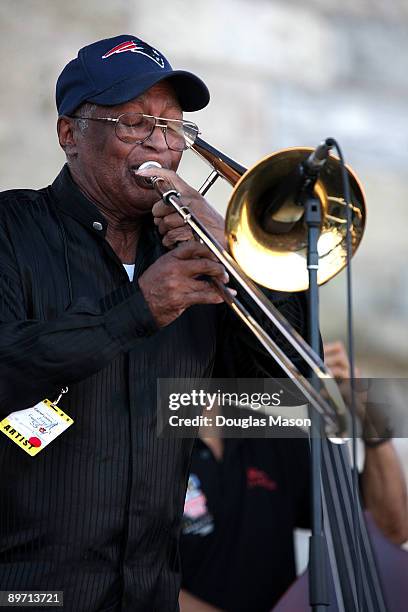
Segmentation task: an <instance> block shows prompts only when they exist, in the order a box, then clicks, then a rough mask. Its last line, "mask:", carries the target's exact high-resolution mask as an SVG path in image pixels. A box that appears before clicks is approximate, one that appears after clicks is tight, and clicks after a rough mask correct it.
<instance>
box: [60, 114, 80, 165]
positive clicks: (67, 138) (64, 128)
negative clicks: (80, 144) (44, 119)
mask: <svg viewBox="0 0 408 612" xmlns="http://www.w3.org/2000/svg"><path fill="white" fill-rule="evenodd" d="M57 133H58V140H59V143H60V147H61V148H62V149H63V150H64V151H65V153H66V155H67V157H72V156H73V155H76V154H77V143H76V136H77V130H76V129H75V122H74V120H73V119H70V118H69V117H64V116H62V117H58V121H57Z"/></svg>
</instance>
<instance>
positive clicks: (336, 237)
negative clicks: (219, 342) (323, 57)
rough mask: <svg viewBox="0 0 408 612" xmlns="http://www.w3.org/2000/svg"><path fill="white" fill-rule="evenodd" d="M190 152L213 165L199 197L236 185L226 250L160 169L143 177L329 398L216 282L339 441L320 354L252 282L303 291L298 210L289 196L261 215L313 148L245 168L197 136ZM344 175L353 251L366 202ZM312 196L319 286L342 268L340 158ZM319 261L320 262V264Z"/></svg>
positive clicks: (339, 417) (341, 417)
mask: <svg viewBox="0 0 408 612" xmlns="http://www.w3.org/2000/svg"><path fill="white" fill-rule="evenodd" d="M191 148H192V150H193V151H194V152H195V153H196V154H197V155H198V156H199V157H200V158H201V159H203V160H204V161H205V162H207V163H208V164H209V165H210V166H211V168H212V171H211V174H210V175H209V176H208V178H207V179H206V181H205V182H204V184H203V185H202V186H201V188H200V189H199V192H200V193H201V194H202V195H204V194H205V193H206V192H207V191H208V189H209V188H210V187H211V186H212V185H213V184H214V182H215V181H216V180H217V179H218V178H219V177H222V178H224V179H226V180H227V181H228V182H229V183H230V184H231V185H232V186H233V187H234V189H233V192H232V194H231V197H230V201H229V204H228V208H227V213H226V230H225V231H226V236H227V240H228V247H229V250H226V249H225V248H224V247H223V246H222V245H221V244H220V243H219V242H218V241H217V240H216V239H215V237H214V236H212V235H211V233H210V232H209V231H208V230H207V229H206V227H205V226H204V225H203V224H202V223H201V222H200V220H199V219H198V218H197V217H196V216H195V215H194V214H193V213H192V212H191V211H190V210H189V209H188V207H186V206H184V205H183V201H182V198H181V196H180V194H179V193H178V192H177V190H176V189H175V188H174V186H173V185H172V184H171V183H170V182H169V181H168V180H167V179H164V178H163V177H160V173H159V172H158V175H157V176H154V177H152V178H150V179H149V180H150V181H151V183H152V185H153V187H154V188H155V189H156V191H157V192H158V194H159V195H160V197H161V198H162V199H163V200H164V202H166V203H167V204H169V205H171V206H173V208H174V209H175V210H176V212H177V213H178V214H179V215H180V216H181V217H182V219H183V220H184V222H185V223H186V224H188V225H189V226H190V228H191V229H192V230H193V232H194V234H195V235H196V237H197V238H198V239H199V240H200V241H201V242H202V243H203V244H205V245H206V246H207V247H208V248H209V249H210V251H211V252H212V253H214V255H215V256H216V257H217V259H218V260H219V261H220V262H221V263H222V264H223V265H224V267H225V269H226V270H227V272H228V273H229V275H230V277H231V278H233V279H234V281H235V282H236V283H237V285H239V287H240V289H241V290H242V291H243V292H244V294H246V295H247V297H248V298H250V300H251V302H252V303H253V304H255V305H256V307H257V308H258V309H259V310H260V311H261V312H262V313H263V314H264V315H265V316H266V318H267V320H268V322H270V323H272V324H273V325H274V326H275V327H276V328H277V329H278V330H279V332H280V333H281V334H282V335H283V336H284V337H285V338H286V339H287V340H288V341H289V343H290V344H291V345H292V346H293V348H294V349H295V350H296V351H297V353H298V354H299V355H300V356H301V357H302V358H303V359H304V361H305V362H306V364H307V365H308V366H309V368H310V370H311V372H313V374H314V375H315V377H316V378H317V379H318V380H319V381H320V383H321V385H322V387H324V388H325V390H326V392H327V396H328V398H329V401H328V400H326V399H325V398H324V397H323V396H322V395H321V393H320V392H319V391H318V390H317V389H316V388H315V387H314V386H313V385H312V384H311V383H310V382H309V380H308V379H307V378H305V377H304V376H303V375H302V374H301V373H300V372H299V370H298V369H297V367H296V366H295V364H294V363H293V362H292V361H291V360H290V359H289V357H288V356H287V355H286V354H285V353H284V351H282V349H281V348H280V347H279V346H278V344H277V343H276V342H275V341H274V339H273V338H272V337H271V336H270V335H269V334H268V333H267V332H266V331H265V329H264V328H263V327H262V326H261V325H260V324H259V323H258V321H257V320H256V319H255V317H254V316H253V314H251V313H250V312H249V311H248V309H247V308H246V307H245V305H244V304H243V303H242V301H241V300H240V299H239V297H237V296H233V295H231V294H230V292H229V291H227V290H226V289H225V288H224V286H223V285H222V283H219V282H217V281H215V282H216V284H217V288H218V290H219V291H220V292H221V294H222V295H223V297H224V300H225V301H226V303H227V304H228V305H229V306H230V307H231V308H232V310H233V311H234V312H235V313H236V314H237V316H238V317H239V318H240V319H241V320H242V321H243V323H244V324H245V325H246V326H247V327H248V328H249V329H250V331H251V332H252V333H253V334H254V336H255V337H256V338H257V339H258V340H259V342H260V343H261V344H262V345H263V347H264V348H265V350H266V351H267V352H268V353H269V355H270V356H271V357H272V358H273V359H275V361H276V362H277V363H278V365H279V366H280V367H281V368H282V369H283V371H284V372H285V373H286V374H287V376H289V377H290V378H291V379H292V380H293V382H294V383H295V384H296V386H297V387H298V388H299V389H300V390H301V392H302V394H303V395H304V397H305V398H306V399H307V400H308V401H309V402H310V404H311V405H312V406H313V407H314V408H315V410H317V412H318V413H319V414H320V415H321V417H322V419H323V422H324V425H325V429H326V433H327V435H329V436H332V437H333V436H334V437H339V438H341V437H344V436H345V435H346V434H347V429H348V419H347V409H346V407H345V404H344V401H343V398H342V395H341V393H340V390H339V388H338V386H337V384H336V383H335V381H334V380H333V377H332V375H331V373H330V372H329V370H328V368H327V367H326V366H325V364H324V363H323V361H322V360H321V358H320V357H319V355H317V354H316V353H315V352H314V351H313V350H312V349H311V348H310V346H309V345H308V344H307V342H306V341H305V340H304V339H303V338H302V336H301V335H300V334H299V333H298V332H297V331H296V330H295V329H294V328H293V327H292V326H291V325H290V323H289V322H288V321H287V319H286V318H285V317H284V316H283V315H282V314H281V313H280V312H279V310H278V309H277V308H276V307H275V306H274V305H273V304H272V303H271V302H270V300H268V298H267V297H266V296H265V295H264V293H263V292H262V291H261V290H260V289H259V288H258V287H257V285H256V284H255V283H258V284H260V285H262V286H265V287H268V288H270V289H274V290H277V291H301V290H304V289H306V288H307V287H308V276H307V266H306V251H307V233H306V229H305V227H304V223H303V219H302V214H303V209H301V208H300V207H299V206H298V205H297V202H295V201H294V200H293V197H292V198H290V197H288V198H286V200H285V201H284V202H283V204H282V205H281V206H280V207H279V210H277V211H276V212H274V213H273V214H272V217H273V218H272V223H271V224H269V225H268V228H265V226H264V224H263V223H262V218H263V215H264V214H265V202H270V200H271V197H272V194H274V193H276V190H277V189H279V186H280V185H281V183H282V180H283V179H284V178H286V177H289V180H290V176H291V175H292V174H293V173H294V172H295V171H296V169H297V168H298V167H299V164H300V163H302V161H304V160H305V159H306V158H307V157H308V155H310V153H311V152H312V151H313V149H309V148H293V149H285V150H283V151H279V152H277V153H274V154H272V155H269V156H267V157H265V158H263V159H262V160H261V161H260V162H258V163H257V164H255V166H253V167H252V168H250V169H249V170H246V169H245V168H244V167H243V166H241V165H239V164H238V163H237V162H235V161H234V160H232V159H230V158H229V157H227V156H226V155H224V154H223V153H221V152H220V151H218V150H217V149H215V148H214V147H212V146H211V145H209V144H208V143H207V142H205V141H204V140H202V139H201V138H197V139H196V141H195V143H194V144H193V145H192V147H191ZM141 167H144V168H146V167H158V168H160V165H159V164H158V163H157V162H145V164H142V166H141ZM347 171H348V175H349V180H350V185H351V194H352V201H351V203H350V206H351V209H352V245H353V253H354V252H355V250H356V249H357V247H358V245H359V243H360V241H361V237H362V234H363V230H364V224H365V200H364V195H363V191H362V188H361V186H360V183H359V182H358V179H357V178H356V176H355V175H354V173H353V172H352V170H351V169H350V168H347ZM314 194H315V196H316V197H317V199H318V201H319V202H320V205H321V208H322V226H321V234H320V239H319V247H318V249H319V273H318V282H319V284H322V283H323V282H326V281H327V280H329V278H332V277H333V276H334V275H335V274H337V273H338V272H340V270H341V269H343V268H344V266H345V265H346V263H347V258H346V214H347V208H346V203H345V202H344V199H343V197H342V192H341V178H340V172H339V160H338V159H337V158H336V157H334V156H332V155H330V156H329V157H328V159H327V162H326V164H325V165H324V167H323V168H322V171H321V172H320V174H319V177H318V179H317V180H316V183H315V185H314ZM271 228H272V229H271ZM320 262H323V265H321V264H320Z"/></svg>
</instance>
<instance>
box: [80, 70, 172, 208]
mask: <svg viewBox="0 0 408 612" xmlns="http://www.w3.org/2000/svg"><path fill="white" fill-rule="evenodd" d="M127 112H137V113H145V114H147V115H155V116H157V117H165V118H168V119H182V111H181V108H180V105H179V103H178V101H177V98H176V96H175V94H174V92H173V89H172V87H171V85H170V84H169V83H167V82H165V81H164V82H161V83H158V84H156V85H154V86H153V87H151V88H150V89H149V90H147V91H146V92H145V93H144V94H143V95H141V96H140V97H138V98H135V99H134V100H131V101H130V102H126V103H124V104H120V105H118V106H110V107H107V106H105V107H102V106H98V107H97V108H96V110H95V111H94V113H93V115H92V116H93V117H112V118H117V117H119V115H121V114H123V113H127ZM88 123H89V125H88V127H87V128H86V130H85V132H84V133H83V134H82V133H80V131H79V128H78V126H76V127H75V128H74V129H76V139H75V140H76V153H77V154H76V155H75V156H74V157H73V161H72V162H71V170H72V172H73V174H74V178H75V180H76V181H77V182H78V184H79V186H80V187H81V189H83V190H84V191H85V192H86V193H87V194H88V195H89V196H91V197H92V199H94V200H96V202H100V203H101V204H103V205H105V206H107V207H108V208H111V209H113V210H115V209H116V210H119V211H120V212H122V213H124V214H125V215H126V216H133V215H134V216H138V215H140V214H141V213H142V214H143V213H145V212H147V211H149V210H150V209H151V208H152V206H153V204H154V203H155V202H157V200H158V199H159V197H158V195H157V193H156V192H155V191H154V190H152V189H150V188H149V187H147V186H146V187H145V186H143V183H142V182H141V181H140V178H139V180H138V181H137V180H136V178H135V175H134V171H135V170H136V169H137V168H138V167H139V166H140V165H141V164H142V163H143V162H145V161H157V162H159V163H160V164H161V166H163V167H164V168H169V169H171V170H177V168H178V165H179V163H180V159H181V155H182V154H181V153H180V152H178V151H172V150H171V149H169V148H168V146H167V144H166V141H165V138H164V134H163V132H162V130H161V129H160V128H155V129H154V131H153V134H152V135H151V136H150V137H149V138H148V139H147V140H145V142H143V143H142V144H136V145H135V144H128V143H125V142H122V141H121V140H119V138H118V137H117V136H116V134H115V124H114V123H109V122H102V121H89V122H88Z"/></svg>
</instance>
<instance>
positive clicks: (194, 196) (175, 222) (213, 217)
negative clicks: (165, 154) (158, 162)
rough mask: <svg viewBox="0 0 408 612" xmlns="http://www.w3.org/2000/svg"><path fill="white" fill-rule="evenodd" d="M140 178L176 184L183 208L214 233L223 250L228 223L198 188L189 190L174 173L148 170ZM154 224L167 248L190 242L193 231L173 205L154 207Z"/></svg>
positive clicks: (138, 173) (141, 171)
mask: <svg viewBox="0 0 408 612" xmlns="http://www.w3.org/2000/svg"><path fill="white" fill-rule="evenodd" d="M137 175H138V176H144V177H149V176H161V177H163V178H165V179H168V181H169V182H170V183H171V184H172V185H174V188H175V189H177V191H178V192H179V193H180V195H181V200H182V203H183V205H184V206H187V207H188V208H189V209H190V210H191V212H192V213H193V214H194V215H195V216H196V217H197V218H198V219H199V220H200V221H201V223H202V224H203V225H204V226H205V227H206V228H207V229H208V231H209V232H210V233H211V234H213V236H214V237H215V238H216V239H217V240H218V242H220V243H221V244H222V245H223V246H224V247H225V246H226V241H225V231H224V227H225V222H224V219H223V217H222V216H221V215H220V214H219V213H218V212H217V211H216V210H214V208H212V206H210V204H209V203H208V202H207V200H205V199H204V198H203V197H202V196H201V195H200V194H199V193H198V191H196V190H195V189H193V188H192V187H190V185H188V184H187V183H186V182H185V181H183V180H182V179H181V178H180V177H179V176H178V175H177V174H176V173H175V172H173V171H172V170H167V169H165V168H163V169H157V168H148V169H145V170H139V171H138V172H137ZM152 213H153V216H154V223H155V224H156V225H157V228H158V230H159V232H160V234H161V235H162V236H163V244H164V246H165V247H167V248H168V249H171V248H173V247H175V246H177V243H178V242H182V241H185V240H191V238H193V232H192V231H191V229H190V227H189V226H188V225H187V224H185V223H184V221H183V219H182V218H181V216H180V215H179V214H178V213H177V212H176V211H175V210H174V208H173V207H172V206H169V205H168V204H165V203H164V202H163V200H160V201H159V202H156V204H155V205H154V206H153V208H152Z"/></svg>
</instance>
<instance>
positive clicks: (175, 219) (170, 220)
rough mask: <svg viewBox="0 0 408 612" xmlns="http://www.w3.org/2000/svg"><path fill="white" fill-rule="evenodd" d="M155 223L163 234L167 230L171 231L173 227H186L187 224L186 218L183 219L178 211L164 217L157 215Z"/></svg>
mask: <svg viewBox="0 0 408 612" xmlns="http://www.w3.org/2000/svg"><path fill="white" fill-rule="evenodd" d="M154 224H155V225H156V227H157V229H158V230H159V233H160V234H162V235H163V234H165V233H166V232H169V231H171V230H172V229H175V228H177V227H184V226H185V225H187V224H186V223H185V222H184V219H182V217H181V216H180V215H179V214H178V213H173V214H171V215H167V216H166V217H162V218H160V217H155V218H154Z"/></svg>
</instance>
